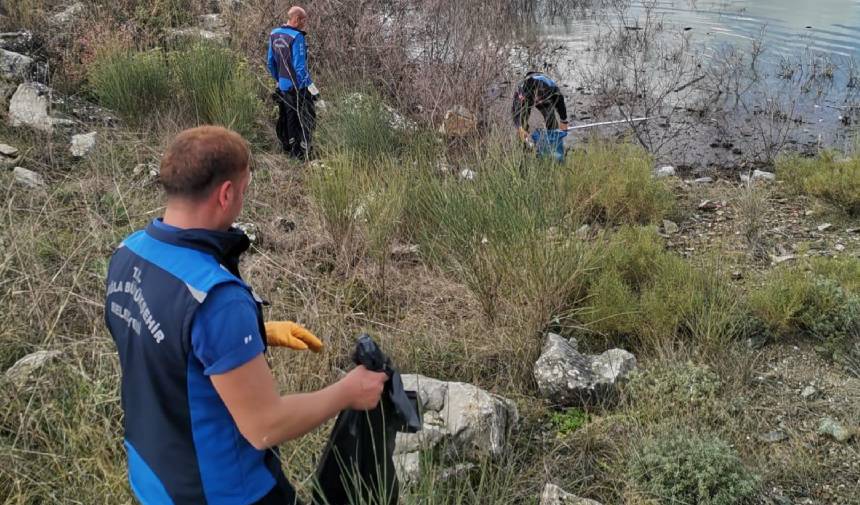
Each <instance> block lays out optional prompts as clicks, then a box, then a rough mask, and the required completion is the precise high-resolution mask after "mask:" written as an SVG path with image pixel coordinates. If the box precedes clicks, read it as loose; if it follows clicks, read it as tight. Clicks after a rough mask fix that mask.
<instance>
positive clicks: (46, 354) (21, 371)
mask: <svg viewBox="0 0 860 505" xmlns="http://www.w3.org/2000/svg"><path fill="white" fill-rule="evenodd" d="M60 354H61V353H60V351H36V352H34V353H31V354H28V355H26V356H24V357H23V358H21V359H19V360H18V361H16V362H15V364H14V365H12V366H11V367H9V369H8V370H6V374H5V375H6V378H7V379H9V380H10V381H12V383H14V384H16V385H17V386H18V387H22V386H24V385H25V384H26V383H27V381H29V380H30V378H31V377H32V376H33V374H35V373H37V372H38V371H39V369H40V368H42V367H43V366H45V364H47V363H48V362H50V361H51V360H53V359H54V358H56V357H57V356H59V355H60ZM48 380H50V378H49V379H48Z"/></svg>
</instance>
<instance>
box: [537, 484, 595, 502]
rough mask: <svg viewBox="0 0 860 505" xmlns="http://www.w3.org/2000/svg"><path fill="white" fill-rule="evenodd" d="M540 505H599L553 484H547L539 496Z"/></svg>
mask: <svg viewBox="0 0 860 505" xmlns="http://www.w3.org/2000/svg"><path fill="white" fill-rule="evenodd" d="M540 505H601V503H600V502H597V501H594V500H590V499H588V498H580V497H579V496H576V495H574V494H571V493H568V492H567V491H565V490H564V489H562V488H560V487H558V486H556V485H555V484H547V485H546V486H544V488H543V492H542V493H541V495H540Z"/></svg>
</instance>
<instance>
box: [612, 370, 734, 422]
mask: <svg viewBox="0 0 860 505" xmlns="http://www.w3.org/2000/svg"><path fill="white" fill-rule="evenodd" d="M721 388H722V381H721V380H720V378H719V376H718V375H717V374H716V373H714V372H713V370H711V368H710V367H708V366H707V365H699V364H696V363H692V362H689V361H688V362H685V363H661V364H659V365H657V366H654V367H651V368H649V369H648V370H646V371H644V372H638V373H635V374H633V375H632V376H631V377H630V380H629V382H628V384H627V385H626V387H625V393H626V396H627V397H628V398H629V400H630V401H631V402H632V403H633V404H634V406H635V407H636V412H637V414H638V418H640V419H642V420H643V421H646V420H647V421H656V422H659V421H661V420H663V419H666V418H667V417H672V418H677V417H678V416H679V414H681V413H690V414H692V415H693V416H692V417H706V416H708V415H710V414H715V413H716V412H715V411H716V410H718V409H720V408H721V406H720V405H719V402H718V400H717V395H718V394H719V392H720V390H721Z"/></svg>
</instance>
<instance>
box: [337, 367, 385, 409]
mask: <svg viewBox="0 0 860 505" xmlns="http://www.w3.org/2000/svg"><path fill="white" fill-rule="evenodd" d="M387 380H388V375H387V374H385V373H384V372H371V371H370V370H368V369H367V368H364V365H359V366H357V367H355V368H354V369H352V370H351V371H350V372H349V373H348V374H346V376H345V377H344V378H343V379H341V380H340V381H339V383H338V384H339V385H340V386H341V387H342V388H343V394H344V395H345V397H346V398H347V401H348V402H349V408H351V409H352V410H371V409H375V408H376V404H378V403H379V397H380V396H382V388H383V387H384V386H385V381H387Z"/></svg>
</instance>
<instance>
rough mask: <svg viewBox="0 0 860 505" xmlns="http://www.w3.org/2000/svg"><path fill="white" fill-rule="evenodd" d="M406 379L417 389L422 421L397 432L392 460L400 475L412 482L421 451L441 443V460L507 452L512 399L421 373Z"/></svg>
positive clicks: (513, 414) (512, 422)
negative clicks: (413, 430)
mask: <svg viewBox="0 0 860 505" xmlns="http://www.w3.org/2000/svg"><path fill="white" fill-rule="evenodd" d="M403 385H404V387H405V388H406V389H407V390H414V391H416V392H417V393H418V397H419V401H420V405H421V411H422V416H423V421H424V422H423V426H422V429H421V431H419V432H418V433H398V434H397V441H396V445H395V449H394V463H395V467H396V469H397V474H398V478H399V479H400V480H401V481H403V482H407V483H408V482H414V481H415V479H416V478H417V477H418V476H419V472H420V452H421V451H428V450H437V449H438V450H439V453H440V455H441V457H442V458H443V461H442V463H443V464H446V463H447V462H461V463H462V462H463V461H478V460H480V459H483V458H488V457H490V458H494V457H498V456H501V455H502V454H503V453H504V452H505V450H506V448H507V445H508V437H509V435H510V432H511V430H512V429H513V427H514V426H515V425H516V423H517V421H518V419H519V414H518V412H517V408H516V405H514V403H513V402H511V401H510V400H508V399H506V398H503V397H501V396H498V395H494V394H492V393H489V392H488V391H485V390H483V389H481V388H478V387H476V386H473V385H471V384H465V383H462V382H444V381H440V380H437V379H432V378H429V377H424V376H422V375H404V376H403ZM467 466H468V465H467ZM455 468H457V467H455ZM459 468H460V469H463V468H466V467H463V466H462V465H461V466H460V467H459Z"/></svg>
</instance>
